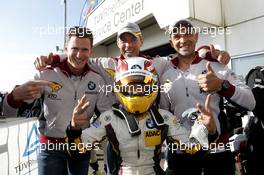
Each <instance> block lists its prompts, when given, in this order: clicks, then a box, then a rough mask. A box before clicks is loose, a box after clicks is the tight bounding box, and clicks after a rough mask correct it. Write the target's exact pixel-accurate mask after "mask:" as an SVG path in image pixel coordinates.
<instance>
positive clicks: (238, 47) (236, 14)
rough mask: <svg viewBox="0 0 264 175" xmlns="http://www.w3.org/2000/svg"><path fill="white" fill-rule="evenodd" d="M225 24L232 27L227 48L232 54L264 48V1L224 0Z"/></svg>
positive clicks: (227, 37)
mask: <svg viewBox="0 0 264 175" xmlns="http://www.w3.org/2000/svg"><path fill="white" fill-rule="evenodd" d="M222 2H223V7H224V9H223V14H224V18H225V24H226V26H228V27H231V34H230V35H227V36H226V48H227V50H228V51H229V53H230V54H231V55H232V56H238V55H242V54H248V53H257V52H261V51H263V50H264V47H263V41H264V35H263V29H264V8H263V7H264V1H263V0H251V1H247V0H222Z"/></svg>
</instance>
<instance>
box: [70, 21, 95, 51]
mask: <svg viewBox="0 0 264 175" xmlns="http://www.w3.org/2000/svg"><path fill="white" fill-rule="evenodd" d="M72 36H76V37H78V38H88V39H89V40H90V43H91V47H93V33H92V31H91V30H90V29H89V28H86V27H79V26H74V27H71V28H70V29H69V31H68V34H67V43H68V42H69V40H70V38H71V37H72Z"/></svg>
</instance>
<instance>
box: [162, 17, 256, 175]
mask: <svg viewBox="0 0 264 175" xmlns="http://www.w3.org/2000/svg"><path fill="white" fill-rule="evenodd" d="M169 33H170V42H171V46H172V47H173V48H174V49H175V50H176V51H177V54H176V55H174V57H173V58H172V60H171V63H172V64H173V67H171V68H170V69H168V70H167V71H166V72H165V73H164V74H163V75H162V76H161V79H160V82H161V84H162V85H164V86H166V87H167V88H168V90H166V91H162V92H161V99H160V107H161V108H162V109H166V110H169V111H170V112H172V113H173V114H174V115H175V116H177V117H179V118H178V119H179V120H180V121H181V122H182V123H183V125H185V126H186V127H187V128H191V123H190V122H185V121H184V118H183V117H182V114H183V112H184V111H185V110H186V109H189V108H195V107H196V103H204V101H205V99H206V96H207V95H208V94H210V93H211V94H212V104H211V108H212V112H213V115H214V119H215V122H216V126H217V132H218V133H219V134H221V129H220V125H221V123H220V122H219V119H218V115H219V112H220V108H219V103H220V99H221V98H222V97H225V98H228V99H230V100H232V101H234V102H236V103H237V104H238V105H241V106H242V107H244V108H247V109H248V110H252V109H254V106H255V99H254V96H253V94H252V92H251V90H250V88H248V87H247V86H246V85H245V84H244V83H242V82H241V81H240V80H239V79H238V78H237V77H236V76H235V74H234V73H233V72H232V71H231V70H229V69H228V68H227V67H226V66H225V65H221V64H218V63H215V62H208V61H206V60H205V59H202V58H201V57H200V56H199V54H198V53H197V52H195V46H196V42H197V40H198V33H196V30H195V27H194V26H193V25H192V24H191V21H189V20H180V21H178V22H176V23H174V24H172V25H171V26H170V29H169ZM205 51H206V50H205ZM205 55H206V53H205ZM220 142H221V143H222V141H220ZM223 144H226V142H225V143H223ZM220 149H221V148H220ZM216 150H217V151H222V152H220V153H214V154H208V155H207V156H206V157H205V158H202V157H201V156H200V155H199V154H195V155H189V154H185V153H182V152H180V151H179V152H178V153H176V154H171V153H170V152H169V156H168V174H177V173H179V174H182V173H186V174H193V175H198V174H199V175H200V174H201V173H202V169H203V170H204V174H205V175H210V174H219V175H220V174H225V175H231V174H233V173H234V159H232V157H231V153H230V152H228V151H225V150H224V149H222V150H218V149H216Z"/></svg>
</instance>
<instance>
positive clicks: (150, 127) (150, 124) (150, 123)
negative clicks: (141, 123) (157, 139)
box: [146, 118, 155, 129]
mask: <svg viewBox="0 0 264 175" xmlns="http://www.w3.org/2000/svg"><path fill="white" fill-rule="evenodd" d="M146 125H147V127H148V128H149V129H153V128H154V127H155V124H154V122H153V120H152V119H151V118H148V119H147V120H146Z"/></svg>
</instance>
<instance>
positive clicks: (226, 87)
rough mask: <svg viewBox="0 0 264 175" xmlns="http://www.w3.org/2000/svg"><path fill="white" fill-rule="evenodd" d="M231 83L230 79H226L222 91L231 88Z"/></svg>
mask: <svg viewBox="0 0 264 175" xmlns="http://www.w3.org/2000/svg"><path fill="white" fill-rule="evenodd" d="M230 86H231V85H230V83H229V81H228V80H224V81H223V83H222V86H221V90H220V91H221V92H225V91H226V90H228V89H229V88H230Z"/></svg>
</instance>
